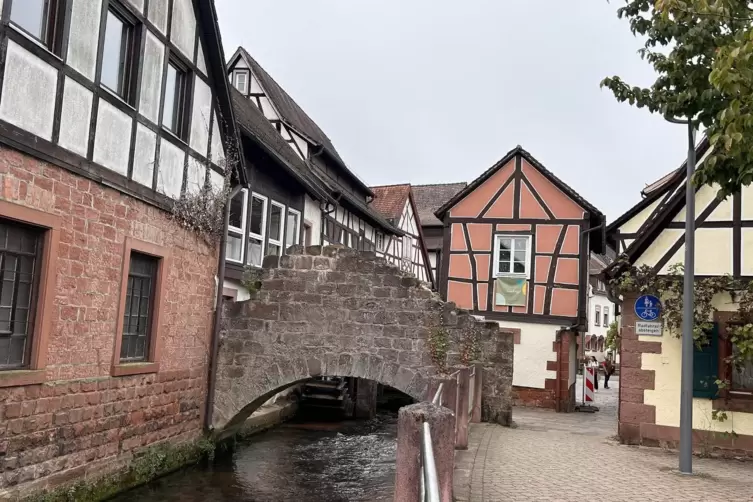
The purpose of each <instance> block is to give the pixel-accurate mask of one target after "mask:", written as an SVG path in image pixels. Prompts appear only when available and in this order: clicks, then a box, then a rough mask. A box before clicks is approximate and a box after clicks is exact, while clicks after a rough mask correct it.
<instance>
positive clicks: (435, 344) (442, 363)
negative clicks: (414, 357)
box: [429, 328, 450, 373]
mask: <svg viewBox="0 0 753 502" xmlns="http://www.w3.org/2000/svg"><path fill="white" fill-rule="evenodd" d="M449 348H450V334H449V333H448V332H447V330H446V329H444V328H436V329H434V330H432V332H431V334H430V335H429V355H430V356H431V360H432V362H433V363H434V365H435V366H436V367H437V371H439V373H447V351H448V350H449Z"/></svg>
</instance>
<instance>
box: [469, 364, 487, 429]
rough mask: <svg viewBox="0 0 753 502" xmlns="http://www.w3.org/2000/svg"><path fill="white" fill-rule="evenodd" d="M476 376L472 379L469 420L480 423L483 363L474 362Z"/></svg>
mask: <svg viewBox="0 0 753 502" xmlns="http://www.w3.org/2000/svg"><path fill="white" fill-rule="evenodd" d="M475 366H476V378H475V379H474V380H473V411H472V412H471V422H473V423H474V424H478V423H481V394H482V393H483V388H484V365H483V364H481V363H476V364H475Z"/></svg>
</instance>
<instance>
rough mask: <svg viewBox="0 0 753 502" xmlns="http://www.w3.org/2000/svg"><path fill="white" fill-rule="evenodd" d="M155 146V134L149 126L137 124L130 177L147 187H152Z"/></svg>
mask: <svg viewBox="0 0 753 502" xmlns="http://www.w3.org/2000/svg"><path fill="white" fill-rule="evenodd" d="M156 148H157V135H156V134H155V133H153V132H152V131H151V130H149V128H147V127H144V126H143V125H141V124H137V125H136V148H135V149H134V152H133V175H132V179H133V180H134V181H136V182H138V183H141V184H142V185H144V186H147V187H149V188H152V185H153V181H154V178H153V176H154V153H155V149H156Z"/></svg>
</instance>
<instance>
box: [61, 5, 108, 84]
mask: <svg viewBox="0 0 753 502" xmlns="http://www.w3.org/2000/svg"><path fill="white" fill-rule="evenodd" d="M101 12H102V2H101V1H99V0H98V1H92V0H73V5H72V9H71V16H70V19H71V26H70V37H69V39H68V57H67V58H66V63H68V65H69V66H71V67H72V68H74V69H76V70H78V71H79V72H80V73H81V74H82V75H84V76H85V77H87V78H88V79H89V80H91V81H94V73H95V71H96V68H97V43H98V41H99V21H100V18H101Z"/></svg>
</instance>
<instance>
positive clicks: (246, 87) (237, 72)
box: [233, 70, 249, 95]
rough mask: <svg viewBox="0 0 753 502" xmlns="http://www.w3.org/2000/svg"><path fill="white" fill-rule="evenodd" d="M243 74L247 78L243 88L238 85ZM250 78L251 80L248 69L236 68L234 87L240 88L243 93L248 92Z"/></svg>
mask: <svg viewBox="0 0 753 502" xmlns="http://www.w3.org/2000/svg"><path fill="white" fill-rule="evenodd" d="M241 75H243V77H244V78H245V79H246V80H245V82H244V86H243V89H241V88H239V87H238V77H240V76H241ZM248 80H249V72H248V71H247V70H235V71H234V72H233V87H235V88H236V89H238V91H239V92H240V93H241V94H243V95H246V94H248Z"/></svg>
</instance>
